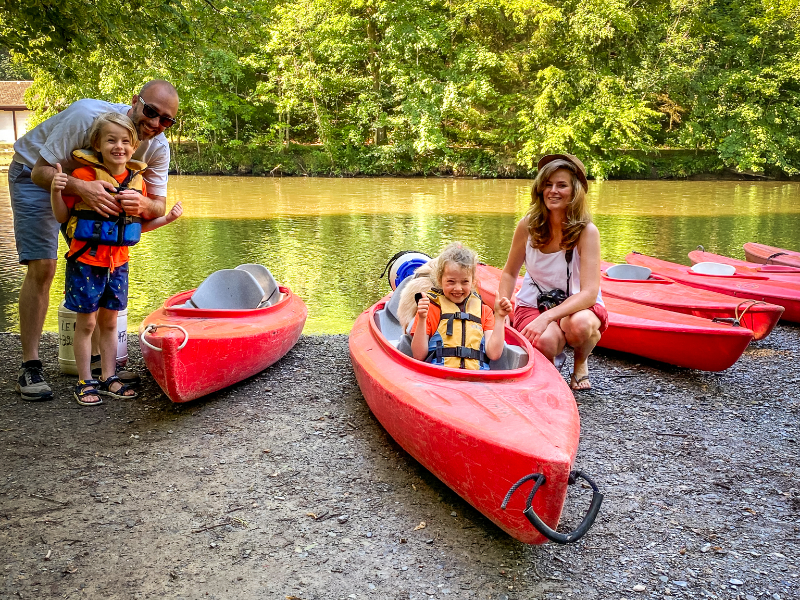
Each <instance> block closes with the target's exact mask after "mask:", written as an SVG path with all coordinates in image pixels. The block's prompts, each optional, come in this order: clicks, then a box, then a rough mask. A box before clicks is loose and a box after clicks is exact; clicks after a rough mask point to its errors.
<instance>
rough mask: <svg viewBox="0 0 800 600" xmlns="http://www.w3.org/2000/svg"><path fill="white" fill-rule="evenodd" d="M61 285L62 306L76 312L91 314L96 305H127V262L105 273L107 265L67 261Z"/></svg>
mask: <svg viewBox="0 0 800 600" xmlns="http://www.w3.org/2000/svg"><path fill="white" fill-rule="evenodd" d="M64 287H65V288H66V292H65V294H64V295H65V298H64V306H66V307H67V308H68V309H69V310H74V311H75V312H79V313H93V312H96V311H97V309H98V308H106V309H108V310H122V309H124V308H127V307H128V263H125V264H124V265H119V266H118V267H116V268H115V269H114V270H113V271H111V272H110V273H109V269H108V268H107V267H95V266H93V265H87V264H85V263H82V262H80V261H78V260H68V261H67V273H66V276H65V277H64Z"/></svg>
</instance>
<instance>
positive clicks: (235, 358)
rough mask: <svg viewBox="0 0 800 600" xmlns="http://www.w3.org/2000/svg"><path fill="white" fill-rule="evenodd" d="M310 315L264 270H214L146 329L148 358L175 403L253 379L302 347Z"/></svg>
mask: <svg viewBox="0 0 800 600" xmlns="http://www.w3.org/2000/svg"><path fill="white" fill-rule="evenodd" d="M307 314H308V311H307V309H306V306H305V303H304V302H303V301H302V300H301V299H300V298H299V297H297V296H296V295H294V294H293V293H292V292H291V290H290V289H289V288H287V287H285V286H282V285H280V284H278V283H277V282H276V281H275V279H274V277H273V276H272V274H271V273H270V272H269V269H267V268H266V267H265V266H263V265H258V264H246V265H240V266H238V267H236V268H235V269H223V270H221V271H216V272H214V273H211V275H209V276H208V277H207V278H206V279H205V281H203V282H202V283H201V284H200V285H199V286H198V287H197V289H196V290H188V291H185V292H180V293H178V294H175V295H174V296H172V297H170V298H168V299H167V300H166V301H165V302H164V305H163V306H162V307H161V308H159V309H157V310H155V311H153V312H152V313H151V314H150V315H149V316H148V317H147V318H146V319H145V320H144V321H142V324H141V325H140V326H139V339H140V341H141V350H142V357H143V358H144V362H145V364H146V365H147V368H148V369H149V370H150V373H151V374H152V375H153V378H154V379H155V380H156V381H157V382H158V385H160V386H161V389H162V390H164V393H165V394H166V395H167V396H168V397H169V398H170V400H172V401H173V402H188V401H189V400H194V399H196V398H200V397H201V396H205V395H207V394H210V393H212V392H215V391H217V390H221V389H223V388H225V387H228V386H230V385H233V384H234V383H237V382H239V381H242V380H243V379H247V378H248V377H251V376H253V375H255V374H256V373H259V372H261V371H263V370H264V369H266V368H267V367H269V366H270V365H271V364H273V363H274V362H276V361H277V360H279V359H280V358H281V357H283V356H284V355H285V354H286V353H287V352H288V351H289V350H291V348H292V347H293V346H294V345H295V344H296V343H297V340H298V339H299V338H300V334H301V333H302V331H303V325H304V324H305V321H306V316H307Z"/></svg>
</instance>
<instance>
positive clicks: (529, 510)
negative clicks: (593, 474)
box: [500, 470, 603, 544]
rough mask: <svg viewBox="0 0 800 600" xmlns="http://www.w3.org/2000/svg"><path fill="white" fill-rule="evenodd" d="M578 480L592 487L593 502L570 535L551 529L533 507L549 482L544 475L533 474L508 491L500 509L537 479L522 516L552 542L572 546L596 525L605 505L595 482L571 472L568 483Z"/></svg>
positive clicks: (526, 476) (583, 474)
mask: <svg viewBox="0 0 800 600" xmlns="http://www.w3.org/2000/svg"><path fill="white" fill-rule="evenodd" d="M578 478H580V479H584V480H586V482H587V483H588V484H589V485H590V486H592V502H591V503H590V504H589V510H587V511H586V515H585V516H584V517H583V521H581V523H580V525H578V527H577V528H576V529H575V530H574V531H570V532H568V533H559V532H557V531H555V530H554V529H551V528H550V527H549V526H548V525H547V524H546V523H545V522H544V521H542V520H541V519H540V518H539V515H537V514H536V512H535V511H534V510H533V506H531V505H532V503H533V496H534V495H535V494H536V492H537V490H538V489H539V488H540V487H541V486H543V485H544V484H545V483H546V482H547V478H546V477H545V476H544V474H542V473H531V474H530V475H525V477H523V478H522V479H520V480H519V481H518V482H517V483H515V484H514V485H512V486H511V489H510V490H508V493H507V494H506V497H505V498H504V499H503V503H502V504H501V505H500V508H502V509H503V510H505V509H506V506H507V505H508V501H509V500H510V499H511V496H512V495H513V494H514V492H516V491H517V489H519V487H520V486H521V485H522V484H523V483H525V482H526V481H530V480H531V479H535V480H536V483H535V484H534V486H533V489H532V490H531V493H530V494H528V498H527V500H526V501H525V510H524V511H522V514H524V515H525V517H526V518H527V519H528V521H530V523H531V525H533V526H534V527H535V528H536V531H538V532H539V533H541V534H542V535H543V536H544V537H546V538H547V539H548V540H550V541H551V542H556V543H557V544H571V543H573V542H577V541H578V540H579V539H581V538H582V537H583V536H584V535H585V534H586V532H587V531H589V529H590V528H591V526H592V525H593V524H594V520H595V519H596V518H597V513H598V512H600V506H601V505H602V504H603V494H601V493H600V490H599V489H598V488H597V485H596V484H595V482H594V481H592V479H591V478H590V477H589V476H588V475H586V474H585V473H583V472H582V471H579V470H576V471H572V472H570V474H569V479H568V482H567V483H568V485H572V484H574V483H575V482H576V481H577V480H578Z"/></svg>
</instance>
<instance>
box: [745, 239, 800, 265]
mask: <svg viewBox="0 0 800 600" xmlns="http://www.w3.org/2000/svg"><path fill="white" fill-rule="evenodd" d="M744 255H745V257H746V258H747V260H749V261H750V262H754V263H762V264H771V265H786V266H787V267H800V252H795V251H794V250H785V249H783V248H776V247H775V246H766V245H764V244H756V243H755V242H747V243H746V244H745V245H744Z"/></svg>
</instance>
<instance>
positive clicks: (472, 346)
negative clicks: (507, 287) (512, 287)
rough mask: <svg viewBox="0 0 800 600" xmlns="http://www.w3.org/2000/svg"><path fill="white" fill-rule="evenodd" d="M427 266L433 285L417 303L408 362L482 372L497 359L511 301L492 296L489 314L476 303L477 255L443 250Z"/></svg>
mask: <svg viewBox="0 0 800 600" xmlns="http://www.w3.org/2000/svg"><path fill="white" fill-rule="evenodd" d="M431 265H432V268H431V272H430V275H429V277H430V280H431V282H432V284H433V286H432V288H431V289H430V290H428V291H427V292H426V293H425V294H423V295H422V297H421V298H420V299H419V300H418V302H417V315H416V319H415V321H414V325H413V326H412V328H411V335H412V340H411V351H412V354H413V356H414V358H416V359H417V360H422V361H425V362H430V363H433V364H436V365H444V366H446V367H454V368H460V369H472V370H478V369H488V368H489V361H490V360H497V359H499V358H500V356H501V355H502V354H503V343H504V342H505V317H506V315H507V314H508V313H510V312H511V302H510V301H509V300H508V298H500V297H498V300H497V302H496V303H495V309H494V314H492V309H491V308H489V307H488V306H486V305H484V304H483V303H482V302H481V298H480V296H479V295H478V293H477V292H476V291H475V287H476V286H475V273H476V270H477V266H478V259H477V256H476V255H475V253H474V252H473V251H472V250H470V249H469V248H466V247H464V246H463V245H461V244H459V243H453V244H450V245H449V246H447V248H445V249H444V251H443V252H442V253H441V254H440V255H439V256H438V257H437V258H436V259H434V260H433V261H431ZM495 317H497V321H495ZM422 322H424V323H425V326H424V327H423V326H420V323H422Z"/></svg>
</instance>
